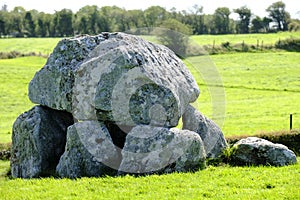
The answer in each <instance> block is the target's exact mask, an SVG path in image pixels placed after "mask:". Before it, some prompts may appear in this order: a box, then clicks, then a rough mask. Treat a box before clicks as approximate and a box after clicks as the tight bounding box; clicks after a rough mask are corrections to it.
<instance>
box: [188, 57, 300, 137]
mask: <svg viewBox="0 0 300 200" xmlns="http://www.w3.org/2000/svg"><path fill="white" fill-rule="evenodd" d="M202 59H203V58H202V57H191V58H188V61H189V63H191V65H190V67H189V68H190V69H191V71H192V72H193V74H194V76H196V77H197V78H196V79H197V81H198V84H199V85H200V89H202V93H201V94H200V98H199V99H198V102H197V105H198V108H199V109H200V110H201V111H202V112H203V113H205V114H206V115H208V116H211V115H212V105H211V93H209V90H208V87H207V86H206V85H205V84H206V83H205V82H204V80H203V78H202V77H201V74H199V71H200V68H201V67H204V66H208V67H214V66H215V67H216V68H217V70H218V72H219V74H220V76H221V78H222V80H223V86H224V90H225V95H226V98H225V100H226V113H225V116H219V117H220V118H222V117H225V124H224V126H223V128H222V129H223V131H224V133H225V135H227V136H229V135H240V134H247V135H253V134H256V133H258V132H261V131H276V130H283V129H288V128H289V114H290V113H293V114H294V116H295V119H296V120H294V124H293V127H295V128H300V121H299V119H300V109H299V108H300V101H299V99H300V74H299V72H300V63H299V60H300V54H299V53H291V52H280V53H259V54H258V53H236V54H227V55H213V56H210V59H211V61H210V63H205V62H204V61H202ZM205 64H206V65H205Z"/></svg>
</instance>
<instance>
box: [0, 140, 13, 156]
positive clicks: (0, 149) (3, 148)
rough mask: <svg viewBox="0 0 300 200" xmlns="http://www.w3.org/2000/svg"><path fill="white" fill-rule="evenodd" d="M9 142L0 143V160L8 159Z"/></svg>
mask: <svg viewBox="0 0 300 200" xmlns="http://www.w3.org/2000/svg"><path fill="white" fill-rule="evenodd" d="M10 149H11V143H7V144H3V143H0V160H9V158H10Z"/></svg>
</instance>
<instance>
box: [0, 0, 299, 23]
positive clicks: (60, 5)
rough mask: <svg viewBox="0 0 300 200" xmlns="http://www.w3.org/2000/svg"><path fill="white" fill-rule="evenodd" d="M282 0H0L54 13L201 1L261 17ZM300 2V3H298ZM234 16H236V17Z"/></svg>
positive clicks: (185, 6) (289, 2)
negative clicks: (106, 7)
mask: <svg viewBox="0 0 300 200" xmlns="http://www.w3.org/2000/svg"><path fill="white" fill-rule="evenodd" d="M276 1H278V0H147V1H141V0H108V1H107V0H106V1H101V0H71V1H66V0H65V1H64V0H50V1H45V0H44V1H41V0H26V1H24V0H0V6H2V5H4V4H6V5H8V9H9V10H12V9H13V8H14V7H15V6H22V7H24V8H25V9H26V10H31V9H36V10H38V11H43V12H46V13H54V12H55V11H59V10H62V9H64V8H68V9H71V10H72V11H73V12H77V11H78V10H79V9H80V8H81V7H83V6H86V5H97V6H98V7H102V6H113V5H116V6H118V7H120V8H125V9H126V10H131V9H142V10H145V9H146V8H148V7H150V6H153V5H159V6H161V7H164V8H165V9H167V10H170V9H171V8H172V7H175V8H176V10H177V11H181V10H187V11H188V10H189V9H192V7H193V5H195V4H197V5H199V6H203V8H204V13H205V14H212V13H213V12H214V11H215V9H216V8H218V7H228V8H230V9H231V10H232V9H234V8H240V7H241V6H245V5H246V6H247V7H248V8H250V9H251V11H252V13H254V14H255V15H258V16H260V17H264V16H267V13H266V12H265V10H266V8H267V7H269V6H270V5H271V4H272V3H274V2H276ZM282 1H283V2H284V3H285V4H286V11H288V12H289V13H290V14H291V16H292V18H298V19H300V4H299V0H282ZM297 2H298V3H297ZM233 17H234V16H233Z"/></svg>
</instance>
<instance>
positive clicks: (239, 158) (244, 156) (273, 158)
mask: <svg viewBox="0 0 300 200" xmlns="http://www.w3.org/2000/svg"><path fill="white" fill-rule="evenodd" d="M231 159H232V162H233V164H235V165H274V166H285V165H289V164H294V163H296V162H297V160H296V155H295V153H294V152H292V151H291V150H289V149H288V148H287V147H286V146H284V145H282V144H274V143H272V142H270V141H268V140H265V139H261V138H257V137H248V138H246V139H241V140H240V141H238V142H237V143H236V144H235V145H234V153H233V154H232V157H231Z"/></svg>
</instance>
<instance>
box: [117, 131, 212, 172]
mask: <svg viewBox="0 0 300 200" xmlns="http://www.w3.org/2000/svg"><path fill="white" fill-rule="evenodd" d="M122 156H123V159H122V162H121V165H120V168H119V174H124V173H130V174H151V173H154V172H155V173H168V172H174V171H180V172H187V171H195V170H198V169H202V168H205V158H206V154H205V150H204V146H203V143H202V140H201V138H200V136H199V135H198V134H196V133H194V132H191V131H188V130H179V129H175V128H174V129H167V128H160V127H152V126H136V127H134V128H133V129H132V130H131V131H130V132H129V133H128V135H127V137H126V141H125V145H124V148H123V150H122Z"/></svg>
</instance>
